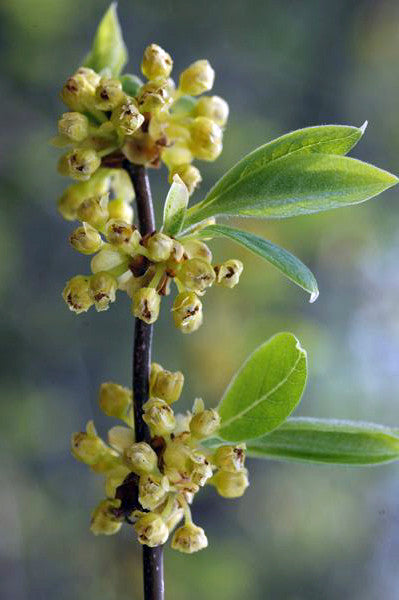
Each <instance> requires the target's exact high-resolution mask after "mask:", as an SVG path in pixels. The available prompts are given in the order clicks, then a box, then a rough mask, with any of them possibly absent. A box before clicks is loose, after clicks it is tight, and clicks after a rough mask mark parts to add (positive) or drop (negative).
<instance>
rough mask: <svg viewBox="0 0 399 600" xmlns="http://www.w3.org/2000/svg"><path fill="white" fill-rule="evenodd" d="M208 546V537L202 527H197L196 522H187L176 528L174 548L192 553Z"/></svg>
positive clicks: (173, 539)
mask: <svg viewBox="0 0 399 600" xmlns="http://www.w3.org/2000/svg"><path fill="white" fill-rule="evenodd" d="M207 546H208V539H207V537H206V535H205V531H204V530H203V529H202V527H197V525H194V523H186V524H185V525H183V526H182V527H179V528H178V529H176V531H175V533H174V534H173V538H172V548H173V550H179V552H184V553H185V554H192V553H193V552H198V550H203V549H204V548H206V547H207Z"/></svg>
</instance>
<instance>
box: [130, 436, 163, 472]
mask: <svg viewBox="0 0 399 600" xmlns="http://www.w3.org/2000/svg"><path fill="white" fill-rule="evenodd" d="M123 456H124V459H125V462H126V464H127V465H128V466H129V467H130V469H131V470H132V471H133V472H134V473H136V474H137V475H144V474H145V473H152V472H153V471H155V469H156V468H157V464H158V456H157V455H156V453H155V452H154V450H153V449H152V448H151V446H150V445H149V444H146V443H145V442H138V443H137V444H131V445H130V446H129V447H128V448H126V449H125V452H124V455H123Z"/></svg>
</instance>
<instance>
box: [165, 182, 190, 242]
mask: <svg viewBox="0 0 399 600" xmlns="http://www.w3.org/2000/svg"><path fill="white" fill-rule="evenodd" d="M187 204H188V190H187V188H186V186H185V185H184V183H183V181H182V180H181V179H180V177H179V176H178V175H174V177H173V183H172V185H171V187H170V190H169V192H168V195H167V196H166V200H165V206H164V211H163V225H162V231H163V232H164V233H167V234H168V235H177V234H178V233H179V231H180V230H181V227H182V224H183V221H184V216H185V214H186V208H187Z"/></svg>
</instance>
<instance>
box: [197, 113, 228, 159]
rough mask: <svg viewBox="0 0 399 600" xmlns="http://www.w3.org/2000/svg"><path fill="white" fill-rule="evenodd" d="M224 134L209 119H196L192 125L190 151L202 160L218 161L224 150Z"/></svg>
mask: <svg viewBox="0 0 399 600" xmlns="http://www.w3.org/2000/svg"><path fill="white" fill-rule="evenodd" d="M222 141H223V132H222V130H221V129H220V127H219V125H216V123H214V122H213V121H211V119H208V118H207V117H196V118H195V119H194V121H193V123H192V124H191V142H190V150H191V152H192V153H193V155H194V156H195V158H199V159H201V160H207V161H212V160H216V159H217V157H218V156H219V155H220V153H221V152H222V149H223V145H222Z"/></svg>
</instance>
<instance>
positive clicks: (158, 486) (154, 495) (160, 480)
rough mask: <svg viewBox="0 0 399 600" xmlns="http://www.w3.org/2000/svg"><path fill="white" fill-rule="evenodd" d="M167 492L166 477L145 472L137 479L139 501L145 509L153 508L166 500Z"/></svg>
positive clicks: (167, 482) (167, 483)
mask: <svg viewBox="0 0 399 600" xmlns="http://www.w3.org/2000/svg"><path fill="white" fill-rule="evenodd" d="M168 492H169V481H168V479H167V477H162V476H161V475H155V474H151V473H145V474H144V475H141V476H140V479H139V502H140V504H141V506H142V507H143V508H144V509H145V510H154V509H155V508H157V507H158V506H159V505H160V504H162V502H164V501H165V500H166V497H167V495H168Z"/></svg>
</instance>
